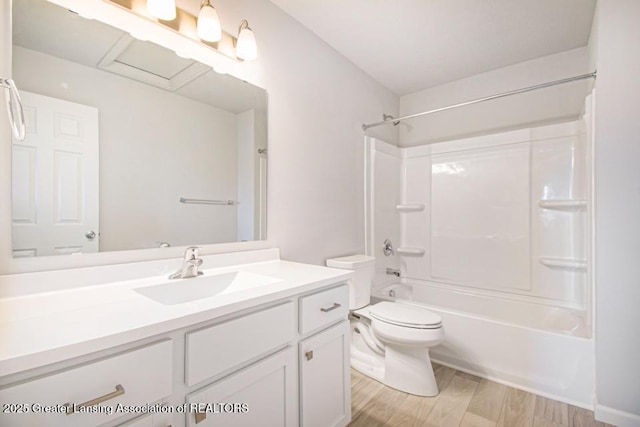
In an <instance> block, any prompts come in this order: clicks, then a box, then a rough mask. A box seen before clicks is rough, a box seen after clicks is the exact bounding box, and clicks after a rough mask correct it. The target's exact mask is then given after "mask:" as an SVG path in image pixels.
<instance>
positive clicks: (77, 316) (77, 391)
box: [0, 249, 351, 427]
mask: <svg viewBox="0 0 640 427" xmlns="http://www.w3.org/2000/svg"><path fill="white" fill-rule="evenodd" d="M203 260H204V264H203V271H204V274H203V275H202V276H200V277H196V278H192V279H177V280H169V279H168V274H166V273H167V272H171V271H173V270H174V269H175V267H176V266H178V263H179V261H176V260H170V261H152V262H143V263H134V264H129V265H120V266H117V265H112V266H106V267H90V268H85V269H80V270H76V271H75V272H70V271H67V272H64V271H60V272H48V273H31V274H25V275H14V276H12V277H11V280H8V277H9V276H4V277H0V295H2V296H4V298H2V299H0V313H2V317H1V318H0V336H1V337H2V346H0V402H1V403H2V406H3V407H2V413H0V425H2V426H7V427H8V426H25V425H34V426H35V425H47V426H97V425H105V426H116V425H126V426H147V427H151V426H153V427H167V426H173V427H176V426H208V425H225V426H234V425H237V426H256V425H261V426H297V425H303V426H344V425H346V424H347V423H348V422H349V420H350V418H351V404H350V373H349V335H348V334H349V326H348V325H349V324H348V321H347V315H348V307H349V293H348V288H347V284H346V281H347V280H348V279H349V278H350V277H351V274H350V273H348V272H345V271H344V270H335V269H331V268H325V267H318V266H312V265H304V264H298V263H292V262H287V261H281V260H280V259H279V254H278V250H277V249H266V250H257V251H248V252H239V253H229V254H221V255H211V256H205V257H203ZM211 267H213V268H211ZM42 280H46V281H47V283H46V289H47V291H46V292H42V290H43V289H44V288H45V284H44V283H43V282H42ZM21 282H22V283H21ZM27 282H28V283H29V284H31V285H26V284H27ZM83 282H84V283H85V284H86V283H91V286H84V285H83ZM36 283H40V285H35V284H36ZM40 287H41V288H42V289H40Z"/></svg>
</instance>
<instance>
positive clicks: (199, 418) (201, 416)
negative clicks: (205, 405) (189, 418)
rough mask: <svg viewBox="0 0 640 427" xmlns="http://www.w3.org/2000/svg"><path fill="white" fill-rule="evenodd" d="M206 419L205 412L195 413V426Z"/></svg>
mask: <svg viewBox="0 0 640 427" xmlns="http://www.w3.org/2000/svg"><path fill="white" fill-rule="evenodd" d="M206 419H207V413H206V412H196V424H198V423H200V422H202V421H204V420H206Z"/></svg>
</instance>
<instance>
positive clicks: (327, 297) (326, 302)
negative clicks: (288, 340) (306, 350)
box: [300, 284, 349, 334]
mask: <svg viewBox="0 0 640 427" xmlns="http://www.w3.org/2000/svg"><path fill="white" fill-rule="evenodd" d="M348 313H349V287H348V286H347V285H346V284H345V285H342V286H338V287H337V288H332V289H329V290H326V291H322V292H319V293H317V294H313V295H309V296H306V297H303V298H300V333H301V334H306V333H307V332H310V331H313V330H315V329H318V328H320V327H322V326H325V325H329V324H331V323H333V322H335V321H337V320H340V319H344V318H346V317H347V314H348Z"/></svg>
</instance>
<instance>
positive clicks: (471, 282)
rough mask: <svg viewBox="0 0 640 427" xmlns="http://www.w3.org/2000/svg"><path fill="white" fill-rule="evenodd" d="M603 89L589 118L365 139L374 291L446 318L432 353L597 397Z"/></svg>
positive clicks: (567, 397)
mask: <svg viewBox="0 0 640 427" xmlns="http://www.w3.org/2000/svg"><path fill="white" fill-rule="evenodd" d="M592 101H593V99H592V97H588V98H587V101H586V104H585V115H584V117H583V119H582V120H580V121H573V122H568V123H560V124H554V125H548V126H541V127H536V128H527V129H520V130H514V131H510V132H503V133H497V134H491V135H483V136H478V137H473V138H466V139H461V140H455V141H448V142H442V143H435V144H426V145H422V146H413V147H407V148H399V147H395V146H391V145H390V144H386V143H384V142H382V141H379V140H376V139H373V138H369V139H368V141H367V142H368V145H367V148H368V152H367V155H368V158H367V167H368V174H367V184H368V187H367V189H368V194H367V196H368V200H367V202H368V203H367V208H368V212H367V215H368V216H367V220H368V229H367V235H368V241H367V251H368V254H375V256H376V264H377V265H376V272H377V276H376V278H375V283H374V294H377V295H379V296H383V297H386V298H389V297H392V298H393V297H394V296H393V295H390V293H393V294H394V295H395V298H400V299H406V300H411V301H413V302H416V303H419V304H423V305H426V306H427V308H428V309H429V310H432V311H434V312H436V313H437V314H439V315H440V316H441V317H442V319H443V323H444V324H445V328H446V334H447V339H446V340H445V342H444V344H442V345H440V346H438V347H436V348H435V349H434V351H433V358H434V360H438V361H440V362H442V363H445V364H448V365H450V366H452V367H455V368H458V369H461V370H466V371H470V372H473V373H475V374H477V375H480V376H484V377H487V378H490V379H492V380H495V381H498V382H504V383H507V384H510V385H513V386H515V387H519V388H522V389H526V390H529V391H531V392H534V393H536V394H542V395H546V396H549V397H552V398H554V399H556V400H561V401H565V402H569V403H572V404H575V405H578V406H582V407H586V408H589V409H593V395H594V378H593V377H594V375H593V372H594V342H593V339H591V338H592V336H593V326H592V325H593V321H592V310H593V297H592V294H593V286H592V283H591V267H592V262H591V257H592V251H591V242H592V241H593V239H592V233H591V228H590V224H591V215H592V212H593V209H592V204H593V199H592V196H591V192H592V191H591V176H592V173H591V162H592V154H591V153H592V124H593V121H592V119H593V117H592V107H593V105H592ZM385 239H390V240H391V241H392V242H393V245H394V247H396V252H395V254H393V255H390V256H385V255H384V253H383V251H382V247H383V242H384V240H385ZM387 268H394V269H398V270H399V271H400V279H398V278H397V277H395V276H394V275H390V274H386V271H387Z"/></svg>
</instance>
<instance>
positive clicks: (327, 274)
mask: <svg viewBox="0 0 640 427" xmlns="http://www.w3.org/2000/svg"><path fill="white" fill-rule="evenodd" d="M203 271H204V273H205V276H206V275H215V274H222V273H226V272H231V271H244V272H249V273H255V274H261V275H266V276H270V277H272V278H275V279H277V282H275V283H272V284H268V285H263V286H258V287H253V288H249V289H244V290H238V291H236V292H230V293H222V294H219V295H216V296H213V297H209V298H203V299H199V300H196V301H192V302H187V303H182V304H176V305H163V304H161V303H159V302H156V301H154V300H152V299H149V298H147V297H144V296H142V295H140V294H139V293H137V292H135V291H134V290H133V289H134V288H138V287H142V286H149V285H153V284H156V283H159V282H165V281H166V276H155V277H147V278H144V279H135V280H123V281H117V282H113V283H108V284H102V285H93V286H86V287H76V288H71V289H63V290H57V291H53V292H41V293H35V294H30V295H23V296H15V297H10V298H3V299H0V377H2V376H6V375H10V374H14V373H17V372H21V371H25V370H28V369H32V368H37V367H41V366H45V365H49V364H52V363H56V362H60V361H63V360H68V359H71V358H74V357H78V356H82V355H86V354H89V353H93V352H96V351H101V350H105V349H108V348H111V347H115V346H119V345H123V344H127V343H131V342H134V341H137V340H140V339H144V338H148V337H152V336H155V335H159V334H163V333H167V332H170V331H173V330H176V329H179V328H183V327H187V326H189V325H194V324H197V323H200V322H203V321H207V320H211V319H214V318H216V317H220V316H223V315H226V314H230V313H233V312H236V311H239V310H243V309H247V308H250V307H254V306H257V305H260V304H265V303H269V302H272V301H276V300H278V299H282V298H287V297H290V296H292V295H296V294H299V293H303V292H308V291H311V290H314V289H319V288H321V287H323V286H327V285H331V284H334V283H338V282H340V281H344V280H347V279H349V278H350V277H351V272H349V271H348V270H338V269H332V268H326V267H319V266H314V265H307V264H298V263H294V262H288V261H281V260H271V261H263V262H257V263H252V264H243V265H238V266H226V267H223V268H215V269H206V268H205V269H203ZM186 280H189V279H186Z"/></svg>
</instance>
